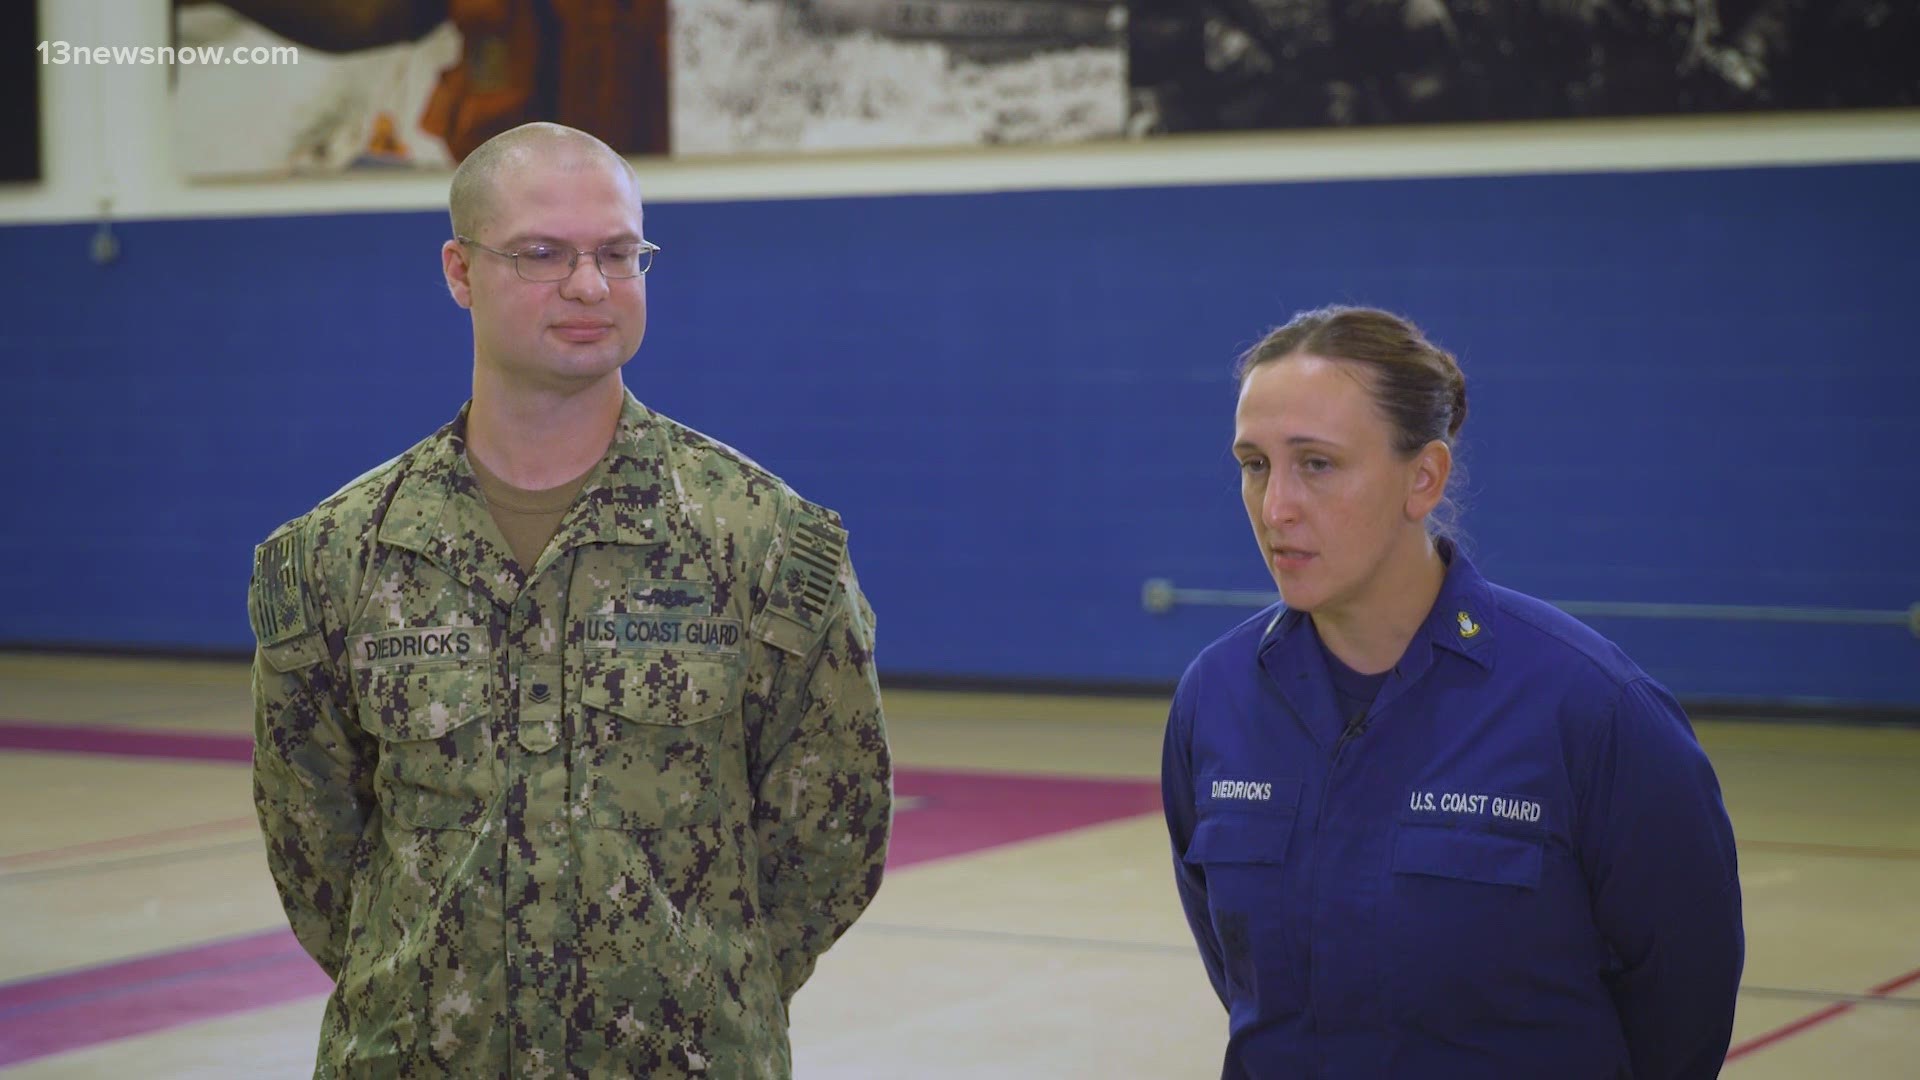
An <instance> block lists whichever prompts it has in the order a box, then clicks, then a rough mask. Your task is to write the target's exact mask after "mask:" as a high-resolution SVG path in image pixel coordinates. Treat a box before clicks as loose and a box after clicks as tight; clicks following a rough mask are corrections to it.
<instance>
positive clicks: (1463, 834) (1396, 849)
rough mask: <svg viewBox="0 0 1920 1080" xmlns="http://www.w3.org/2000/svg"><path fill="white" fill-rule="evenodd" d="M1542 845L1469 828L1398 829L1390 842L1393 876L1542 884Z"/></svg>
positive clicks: (1528, 886) (1410, 827)
mask: <svg viewBox="0 0 1920 1080" xmlns="http://www.w3.org/2000/svg"><path fill="white" fill-rule="evenodd" d="M1542 857H1543V856H1542V851H1541V842H1540V841H1538V840H1529V839H1527V838H1525V837H1520V836H1505V835H1502V834H1500V833H1488V832H1474V831H1470V830H1467V829H1435V828H1427V827H1423V826H1402V827H1401V828H1400V831H1399V833H1398V834H1397V835H1396V836H1395V837H1394V840H1393V871H1394V873H1396V874H1424V875H1426V876H1428V877H1442V878H1454V879H1456V880H1460V881H1479V882H1484V883H1486V884H1488V885H1514V886H1518V887H1520V888H1523V889H1532V888H1536V887H1538V886H1539V884H1540V867H1541V859H1542Z"/></svg>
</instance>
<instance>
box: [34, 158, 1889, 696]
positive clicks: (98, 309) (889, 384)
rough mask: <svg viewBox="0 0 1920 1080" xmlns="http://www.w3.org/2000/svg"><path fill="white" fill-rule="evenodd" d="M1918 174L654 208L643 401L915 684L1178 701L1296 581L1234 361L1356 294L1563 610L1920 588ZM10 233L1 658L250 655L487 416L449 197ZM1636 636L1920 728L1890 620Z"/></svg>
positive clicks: (1667, 176) (1506, 537)
mask: <svg viewBox="0 0 1920 1080" xmlns="http://www.w3.org/2000/svg"><path fill="white" fill-rule="evenodd" d="M1915 191H1920V166H1916V165H1906V164H1903V165H1862V166H1834V167H1816V168H1773V169H1757V170H1730V171H1699V172H1670V173H1619V174H1599V175H1562V176H1530V177H1497V178H1469V179H1435V180H1393V181H1349V182H1329V183H1298V184H1263V185H1246V186H1217V187H1180V188H1161V189H1120V190H1089V191H1063V192H1029V193H1003V194H969V195H946V196H895V197H876V198H846V199H823V200H794V201H756V202H738V203H681V204H661V205H658V206H655V207H652V208H651V209H650V210H649V212H648V220H647V227H648V233H649V235H650V236H651V237H653V238H654V239H655V240H657V241H658V242H659V243H661V244H663V245H664V246H665V249H666V250H665V253H664V254H663V255H662V256H661V258H660V260H659V262H658V264H657V267H656V270H655V272H654V274H653V276H652V277H651V279H650V290H651V292H650V298H651V304H652V317H651V326H650V329H649V332H648V338H647V342H646V344H645V345H644V346H643V348H642V349H641V351H640V354H639V356H638V357H637V358H636V359H635V361H634V362H633V364H632V365H630V366H629V368H628V379H627V381H628V385H629V386H631V387H632V388H633V389H634V390H635V392H636V393H638V394H639V395H640V396H641V397H642V398H643V399H644V400H647V401H648V402H649V403H650V404H652V405H654V406H655V407H657V408H660V409H662V410H664V411H666V412H668V413H669V414H671V415H674V416H676V417H678V418H680V419H682V420H684V421H686V422H688V423H691V424H693V425H694V426H696V427H699V428H702V429H703V430H706V431H708V432H710V433H712V434H714V435H715V436H717V437H719V438H722V439H724V440H726V441H728V442H730V443H733V444H734V445H736V446H738V447H740V448H741V449H742V450H744V451H746V452H747V453H749V454H751V455H753V456H754V457H756V458H758V459H759V460H760V461H762V462H763V463H765V464H766V465H768V466H769V467H771V468H773V469H774V470H775V471H777V472H779V473H781V474H782V475H783V476H785V477H786V478H787V479H788V481H789V482H791V483H792V484H793V485H794V486H795V487H797V488H798V489H800V490H801V491H802V492H803V493H804V494H806V495H808V496H809V497H811V498H814V499H816V500H819V501H822V502H825V503H827V504H829V505H832V506H834V507H836V508H838V509H839V510H841V511H842V512H843V514H844V515H845V517H846V519H847V523H848V525H849V527H850V528H851V530H852V535H853V550H854V555H855V559H856V563H857V565H858V567H859V569H860V572H861V575H862V578H863V580H864V582H865V584H866V586H867V589H868V592H869V595H870V597H871V599H872V600H873V603H874V605H875V607H876V609H877V610H878V612H879V615H880V632H881V661H882V664H883V669H884V670H888V671H892V672H894V673H922V674H939V675H958V676H982V677H989V678H993V677H1004V678H1049V679H1069V680H1092V681H1139V682H1170V681H1171V680H1172V679H1174V678H1175V677H1177V676H1178V674H1179V672H1180V670H1181V669H1182V667H1183V666H1184V665H1185V663H1186V661H1187V660H1188V659H1189V658H1190V657H1191V656H1192V654H1193V653H1194V652H1195V651H1196V650H1197V649H1199V648H1200V647H1201V646H1202V645H1204V644H1205V643H1206V642H1207V641H1209V640H1211V638H1212V637H1214V636H1216V635H1217V634H1218V633H1220V632H1222V631H1223V630H1225V629H1226V628H1227V627H1229V626H1231V625H1232V624H1233V623H1234V622H1236V621H1238V620H1239V619H1240V618H1241V617H1242V615H1243V613H1242V612H1239V611H1235V610H1227V609H1187V608H1183V609H1180V610H1178V611H1176V612H1175V613H1173V614H1171V615H1165V616H1154V615H1149V614H1147V613H1145V612H1144V611H1142V610H1141V605H1140V598H1139V593H1140V585H1141V582H1142V581H1143V580H1144V579H1146V578H1150V577H1165V578H1170V579H1172V580H1173V581H1175V582H1176V583H1177V584H1180V585H1183V586H1196V587H1207V588H1260V587H1262V586H1264V585H1265V584H1266V579H1265V577H1264V572H1263V570H1262V567H1261V565H1260V560H1259V555H1258V553H1257V552H1256V551H1255V550H1254V547H1253V543H1252V540H1251V536H1250V533H1249V531H1248V527H1247V524H1246V522H1245V520H1244V517H1243V516H1242V514H1241V510H1240V507H1239V502H1238V496H1237V486H1236V478H1235V474H1234V470H1233V464H1232V461H1231V459H1230V458H1229V456H1228V454H1227V452H1226V444H1227V442H1228V433H1229V429H1230V425H1231V412H1232V385H1231V380H1230V376H1229V369H1230V365H1231V362H1232V358H1233V356H1234V355H1235V354H1236V353H1237V352H1238V351H1239V350H1240V349H1241V348H1243V347H1245V346H1246V345H1248V344H1250V343H1251V342H1252V341H1253V340H1255V339H1256V338H1257V337H1258V336H1259V335H1260V334H1261V333H1262V332H1263V331H1264V330H1265V329H1266V328H1267V327H1268V326H1270V325H1271V324H1273V323H1275V322H1277V321H1280V320H1283V319H1284V318H1285V317H1286V316H1287V315H1288V314H1289V313H1291V312H1292V311H1294V310H1296V309H1299V308H1302V307H1308V306H1315V305H1318V304H1321V303H1325V302H1329V301H1342V302H1361V303H1371V304H1377V305H1381V306H1385V307H1388V308H1392V309H1395V310H1399V311H1402V312H1404V313H1407V314H1409V315H1411V316H1413V317H1414V318H1416V319H1417V320H1418V321H1420V322H1421V323H1422V324H1423V325H1424V326H1425V327H1426V328H1427V329H1428V331H1429V332H1430V333H1431V334H1432V336H1433V337H1434V338H1435V339H1436V340H1438V341H1440V342H1441V343H1442V344H1445V345H1447V346H1449V347H1451V348H1453V349H1455V350H1456V351H1457V352H1458V353H1459V355H1460V356H1461V359H1462V362H1463V364H1464V365H1465V367H1466V369H1467V372H1468V377H1469V380H1470V388H1471V418H1470V420H1469V422H1468V424H1467V428H1466V432H1465V460H1466V463H1467V465H1468V469H1469V474H1470V476H1469V480H1470V484H1469V487H1468V489H1467V491H1466V496H1467V498H1466V502H1467V513H1466V517H1465V525H1466V528H1467V531H1468V532H1469V534H1470V535H1471V537H1472V540H1473V553H1474V557H1475V559H1476V561H1477V562H1478V564H1479V565H1480V567H1481V568H1482V569H1483V570H1484V571H1486V572H1487V573H1488V574H1489V575H1490V576H1492V577H1494V578H1495V579H1496V580H1500V581H1502V582H1504V583H1506V584H1509V585H1512V586H1514V587H1516V588H1520V589H1523V590H1526V591H1529V592H1534V593H1536V594H1539V595H1543V596H1546V597H1549V598H1552V599H1561V600H1651V601H1692V602H1702V603H1730V604H1777V605H1817V606H1841V607H1860V608H1875V609H1883V610H1892V609H1903V608H1905V607H1906V606H1907V605H1908V604H1911V603H1913V602H1915V601H1916V600H1920V448H1917V447H1916V445H1915V442H1914V436H1913V430H1914V425H1915V421H1916V419H1917V418H1920V357H1917V356H1916V352H1920V350H1917V349H1916V347H1915V345H1914V335H1913V332H1912V330H1911V326H1912V321H1911V318H1910V316H1909V315H1908V310H1909V308H1910V305H1911V303H1912V295H1913V291H1914V288H1915V285H1916V282H1920V200H1915V199H1914V198H1913V193H1914V192H1915ZM117 230H118V232H119V234H120V239H121V243H122V248H123V257H122V258H121V259H120V261H118V262H117V263H114V264H112V265H109V266H105V267H101V266H96V265H94V264H93V263H92V262H90V261H89V259H88V257H87V252H88V240H89V236H90V234H91V232H92V229H91V227H84V226H15V227H9V228H3V229H0V258H4V259H6V260H7V265H12V266H16V267H17V266H33V267H35V272H34V273H32V274H31V275H28V277H29V278H30V279H31V280H23V279H20V278H18V277H17V278H16V282H15V287H14V288H13V289H10V290H7V292H6V293H5V294H4V296H0V320H3V321H0V326H4V328H5V329H4V330H3V331H0V348H4V351H5V355H6V357H7V360H6V365H7V368H6V374H7V378H6V380H5V383H4V386H5V389H4V391H0V452H4V454H5V460H6V461H7V462H8V463H9V464H10V465H11V466H12V472H13V476H14V479H15V485H14V489H13V490H14V492H15V494H16V497H15V499H14V500H13V501H12V505H11V506H10V508H9V510H8V512H7V513H6V515H5V517H4V523H3V524H0V583H4V595H5V598H6V599H5V603H4V604H3V605H0V641H8V642H16V643H19V642H38V643H55V642H58V643H89V644H99V645H148V646H188V647H212V648H223V647H235V648H239V647H244V646H245V645H246V644H247V642H248V633H247V624H246V618H245V604H244V593H245V585H246V578H247V573H248V568H249V551H250V548H251V546H252V545H253V544H254V543H255V542H257V541H258V540H259V539H260V538H261V537H263V536H264V535H265V534H266V533H267V532H268V531H269V530H271V529H272V528H273V527H274V526H275V525H276V524H278V523H279V522H280V521H282V520H284V519H286V518H288V517H290V516H292V515H294V514H297V513H300V512H301V511H303V510H305V509H306V508H307V507H309V506H311V505H312V504H313V503H315V502H316V501H318V500H319V499H321V498H322V497H324V496H325V495H327V494H328V493H329V492H331V491H333V490H334V489H335V488H336V487H338V486H339V485H340V484H342V483H344V482H345V481H346V480H348V479H350V478H351V477H353V476H355V475H357V474H358V473H360V472H361V471H363V470H365V469H367V468H369V467H371V466H373V465H375V464H377V463H378V462H380V461H382V460H384V459H385V458H387V457H389V456H391V455H392V454H394V453H396V452H398V451H400V450H401V449H404V448H405V447H406V446H408V445H410V444H411V443H412V442H414V441H415V440H416V439H418V438H419V437H421V436H423V435H425V434H426V433H428V432H429V431H431V430H432V429H433V428H434V427H436V426H437V425H438V424H440V423H441V422H443V421H444V420H445V419H447V418H448V417H450V416H451V415H452V414H453V412H454V411H455V409H456V408H457V407H458V404H459V402H460V401H461V399H462V398H463V397H464V396H465V392H466V384H467V377H468V375H467V373H468V368H469V365H470V358H471V352H470V348H471V346H470V341H469V338H468V334H467V328H466V324H465V315H464V313H463V312H461V311H460V310H459V309H457V308H455V307H454V306H453V304H452V303H451V301H450V300H449V299H448V298H447V296H446V292H445V289H444V286H443V285H442V283H441V281H440V271H439V263H438V255H437V246H438V244H439V242H440V240H441V239H442V238H443V237H444V235H445V233H446V223H445V217H444V215H441V214H437V213H396V214H366V215H329V216H306V217H280V218H247V219H232V220H226V219H222V220H188V221H153V222H141V223H133V224H125V225H121V226H118V227H117ZM1596 625H1597V626H1598V627H1599V628H1600V629H1601V630H1602V631H1603V632H1604V633H1607V634H1608V635H1609V636H1611V637H1613V638H1615V640H1617V641H1619V642H1620V643H1621V644H1622V645H1623V646H1625V647H1626V648H1627V649H1628V651H1629V652H1631V653H1633V654H1634V655H1635V657H1636V658H1637V659H1639V660H1640V661H1641V663H1642V664H1643V665H1644V666H1645V667H1646V668H1648V670H1649V671H1651V672H1652V673H1653V674H1654V675H1655V676H1657V677H1659V678H1661V679H1663V680H1664V681H1666V682H1667V683H1669V684H1670V685H1671V686H1672V687H1674V689H1675V690H1676V691H1677V692H1679V693H1681V694H1682V695H1684V696H1690V697H1716V698H1750V699H1759V700H1772V701H1785V700H1803V699H1807V700H1828V701H1844V702H1855V703H1877V704H1894V705H1908V706H1913V705H1920V639H1915V638H1914V637H1913V636H1911V635H1909V634H1908V633H1907V632H1906V631H1904V630H1903V629H1900V628H1898V627H1877V628H1876V627H1863V628H1845V627H1841V628H1828V627H1817V626H1799V625H1759V624H1715V623H1691V624H1674V623H1660V622H1645V621H1624V620H1610V621H1601V622H1597V623H1596Z"/></svg>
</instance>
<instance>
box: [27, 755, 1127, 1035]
mask: <svg viewBox="0 0 1920 1080" xmlns="http://www.w3.org/2000/svg"><path fill="white" fill-rule="evenodd" d="M0 748H13V749H35V750H58V751H63V752H68V753H99V754H114V755H131V756H136V757H159V758H168V759H177V760H199V761H225V762H246V761H248V760H250V758H251V749H252V740H251V739H249V738H248V737H246V736H238V735H207V734H200V733H189V732H165V731H140V732H132V731H127V730H125V729H111V728H86V727H73V726H66V725H50V724H23V723H14V722H7V721H0ZM894 789H895V793H896V795H898V796H899V797H900V798H901V800H902V802H903V803H908V801H909V800H910V803H909V804H908V805H910V807H911V808H906V807H905V806H903V808H902V809H901V810H900V811H899V812H898V813H897V814H896V815H895V819H894V835H893V843H892V845H891V847H890V848H889V850H888V858H887V867H888V869H889V870H901V869H904V868H906V867H909V866H914V865H917V864H920V863H926V862H933V861H936V860H940V859H946V858H954V857H957V856H961V855H967V854H972V853H975V852H979V851H984V850H987V849H990V848H995V847H999V846H1002V845H1005V844H1011V843H1017V842H1020V841H1023V840H1031V839H1036V838H1038V837H1042V836H1048V835H1053V834H1056V833H1060V832H1065V831H1067V830H1071V829H1078V828H1084V827H1086V826H1090V825H1096V824H1100V823H1102V822H1106V821H1113V820H1117V819H1120V818H1126V817H1133V816H1136V815H1139V814H1146V813H1157V812H1158V811H1159V808H1160V796H1159V786H1158V784H1156V783H1155V782H1153V781H1151V780H1086V779H1080V778H1076V777H1049V776H1006V775H1000V774H993V773H959V772H946V771H941V770H932V769H899V770H896V771H895V773H894ZM241 820H243V819H232V821H230V822H213V823H208V824H206V825H199V826H187V827H185V828H182V829H170V830H162V831H159V832H154V833H146V834H142V835H139V836H130V837H123V838H119V839H116V840H105V841H99V842H97V843H95V844H90V845H89V844H82V845H76V846H75V847H73V848H62V849H53V850H50V851H46V852H27V853H25V854H24V855H19V856H13V857H12V858H13V859H14V860H17V861H20V860H26V861H30V860H35V859H42V858H54V857H58V856H61V855H67V854H72V853H74V852H76V851H79V850H82V849H90V850H103V849H106V850H110V849H116V848H126V847H137V846H141V845H144V844H152V843H164V842H166V840H169V839H178V838H180V837H181V836H182V835H184V834H188V833H190V832H193V831H198V830H205V829H209V828H215V827H223V826H228V825H232V824H237V823H238V822H240V821H241ZM0 865H5V864H4V863H0ZM330 989H331V982H330V980H328V979H327V977H326V975H325V974H323V973H322V972H321V971H320V969H319V968H318V967H317V966H316V965H315V964H314V963H313V961H312V960H311V959H309V958H308V957H307V954H306V953H305V952H304V951H303V950H302V949H301V948H300V946H299V943H298V942H296V941H295V940H294V938H293V935H292V934H291V933H289V932H288V931H286V930H274V931H269V932H266V933H261V934H254V935H250V936H247V937H243V938H236V939H233V940H230V941H223V942H216V943H213V944H209V945H199V946H193V947H190V948H185V949H180V950H176V951H174V952H170V953H163V954H160V955H157V956H148V957H142V958H139V959H135V960H126V961H121V962H119V963H112V964H106V965H102V966H100V967H95V968H89V969H86V970H82V971H73V972H65V973H62V974H58V975H48V976H43V977H40V978H36V979H28V980H25V981H23V982H18V983H13V984H10V985H5V986H0V1066H7V1065H14V1064H18V1063H20V1062H23V1061H29V1060H32V1059H34V1058H39V1057H45V1056H47V1055H49V1054H57V1053H61V1052H63V1051H69V1050H77V1049H80V1048H82V1047H86V1046H91V1045H94V1044H96V1043H101V1042H106V1041H109V1040H112V1039H122V1038H128V1037H131V1036H135V1035H144V1034H150V1033H152V1032H156V1031H162V1030H166V1029H168V1028H173V1027H179V1026H182V1025H186V1024H193V1023H199V1022H203V1021H207V1020H212V1019H216V1018H218V1017H222V1016H229V1015H233V1014H235V1013H239V1012H244V1011H246V1010H249V1009H256V1008H261V1007H264V1006H267V1005H276V1004H280V1003H282V1002H286V1001H292V1000H295V999H298V998H304V997H311V996H314V995H318V994H325V993H327V992H328V991H329V990H330Z"/></svg>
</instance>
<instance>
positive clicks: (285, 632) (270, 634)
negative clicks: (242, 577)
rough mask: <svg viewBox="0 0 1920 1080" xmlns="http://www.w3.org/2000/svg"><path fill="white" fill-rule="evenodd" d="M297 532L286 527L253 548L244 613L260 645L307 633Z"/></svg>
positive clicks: (275, 643) (276, 642) (305, 606)
mask: <svg viewBox="0 0 1920 1080" xmlns="http://www.w3.org/2000/svg"><path fill="white" fill-rule="evenodd" d="M298 539H299V533H298V532H297V531H296V530H294V529H288V530H287V531H286V532H283V533H281V534H280V535H278V536H275V537H271V538H269V539H268V540H267V542H266V543H264V544H261V545H260V546H259V547H257V548H255V549H254V550H253V587H252V588H251V589H249V590H248V592H247V615H248V619H249V621H251V622H252V623H253V636H254V637H255V638H257V639H258V640H259V642H260V644H262V645H277V644H279V643H280V642H282V641H286V640H288V639H289V638H296V637H299V636H300V635H301V634H304V633H306V632H307V605H306V601H305V598H304V596H303V595H302V594H303V593H305V592H306V589H305V587H304V586H305V582H303V581H302V580H301V577H300V559H299V552H298V543H297V541H298Z"/></svg>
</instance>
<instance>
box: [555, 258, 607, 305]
mask: <svg viewBox="0 0 1920 1080" xmlns="http://www.w3.org/2000/svg"><path fill="white" fill-rule="evenodd" d="M560 295H562V296H564V297H566V298H567V299H569V300H578V301H580V302H582V303H587V304H597V303H599V302H600V301H602V300H605V299H606V298H607V279H606V276H605V275H604V274H602V273H600V260H599V259H598V258H596V257H594V254H593V252H591V251H589V252H587V253H586V254H584V255H581V256H580V257H579V261H577V262H575V263H574V264H573V273H571V274H568V275H567V276H566V277H564V278H562V279H561V280H560Z"/></svg>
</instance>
